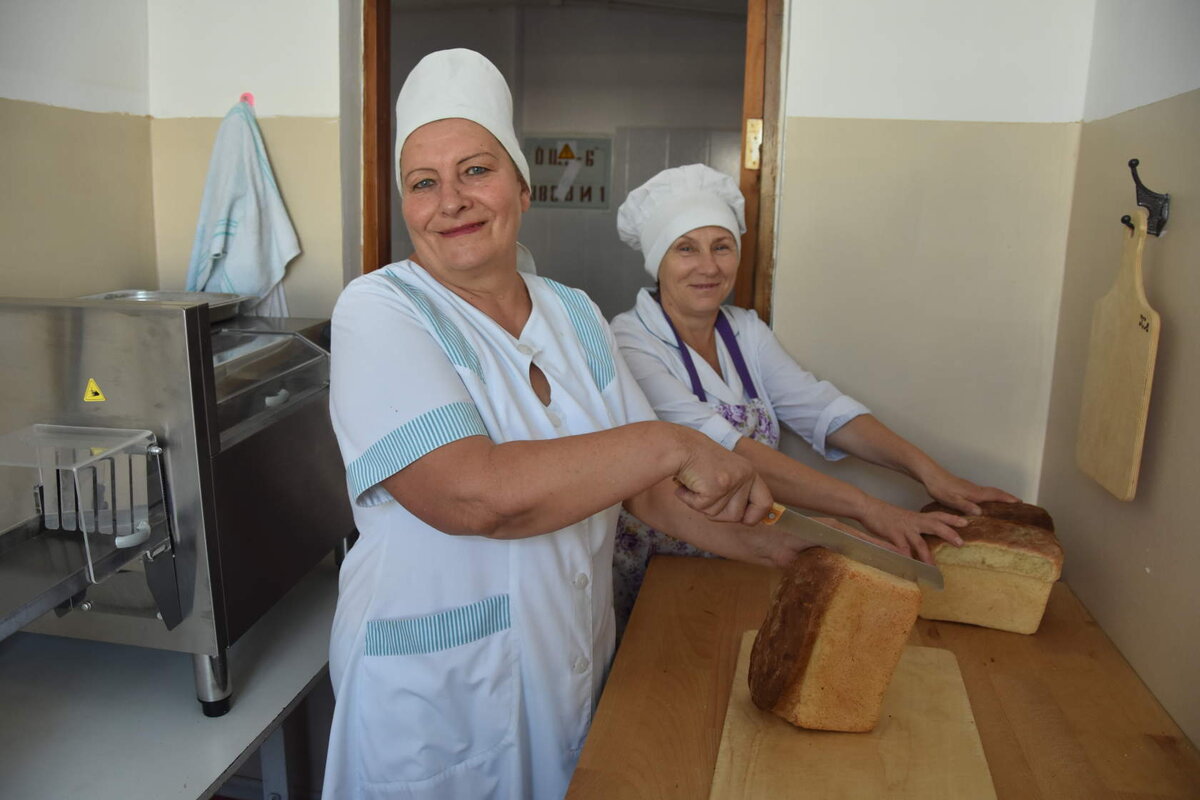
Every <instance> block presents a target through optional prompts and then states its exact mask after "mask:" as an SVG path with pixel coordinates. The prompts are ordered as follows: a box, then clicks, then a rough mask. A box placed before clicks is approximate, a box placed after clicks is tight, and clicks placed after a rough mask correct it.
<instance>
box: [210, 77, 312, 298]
mask: <svg viewBox="0 0 1200 800" xmlns="http://www.w3.org/2000/svg"><path fill="white" fill-rule="evenodd" d="M253 102H254V98H253V95H250V94H249V93H247V94H244V95H242V99H241V100H240V101H239V102H238V103H237V105H235V106H234V107H233V108H232V109H231V110H230V111H229V113H228V114H226V115H225V119H224V120H223V121H222V122H221V127H220V129H218V131H217V138H216V142H215V143H214V144H213V152H212V159H211V160H210V161H209V165H208V178H207V180H206V181H205V184H204V197H203V199H202V200H201V202H200V217H199V219H198V220H197V221H196V238H195V240H194V241H193V243H192V258H191V261H190V263H189V264H188V276H187V289H188V291H206V292H226V293H231V294H242V295H252V296H254V297H259V298H262V299H261V300H260V301H259V302H258V303H255V304H254V305H252V306H251V307H250V308H249V310H248V312H247V313H250V314H255V315H258V316H272V317H274V316H287V313H288V308H287V299H286V297H285V296H284V293H283V284H282V280H283V275H284V270H285V269H286V267H287V265H288V262H290V261H291V260H292V259H293V258H295V257H296V256H297V255H298V254H299V253H300V245H299V242H298V241H297V239H296V229H295V228H294V227H293V226H292V221H291V219H290V218H289V217H288V213H287V208H286V207H285V206H284V204H283V197H282V196H281V195H280V194H279V187H278V185H276V183H275V176H274V174H273V173H272V172H271V164H270V162H269V161H268V160H267V151H266V147H265V146H264V145H263V140H262V133H261V132H260V131H259V128H258V121H257V119H256V118H255V115H254V107H253Z"/></svg>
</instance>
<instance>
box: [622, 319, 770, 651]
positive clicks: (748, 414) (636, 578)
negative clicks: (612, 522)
mask: <svg viewBox="0 0 1200 800" xmlns="http://www.w3.org/2000/svg"><path fill="white" fill-rule="evenodd" d="M663 316H664V317H666V318H667V325H668V326H670V328H671V332H672V333H674V334H675V341H676V342H677V343H678V345H679V354H680V357H681V358H682V359H683V366H684V368H685V369H687V373H688V379H689V380H690V381H691V384H692V392H693V393H694V394H695V395H696V397H697V399H699V400H700V402H701V403H708V402H709V400H708V394H707V393H706V392H705V391H704V387H703V386H702V385H701V383H700V375H699V373H697V372H696V364H695V362H694V361H693V360H692V354H691V352H689V350H688V348H687V345H685V344H684V343H683V339H682V338H681V337H680V336H679V331H677V330H675V326H674V325H673V324H672V323H671V318H670V317H667V314H666V311H663ZM716 329H717V333H719V334H720V335H721V339H722V340H723V341H724V342H725V349H726V350H728V351H729V357H730V358H731V359H732V360H733V365H734V368H735V369H736V370H737V373H738V377H740V378H741V380H742V387H743V390H744V392H745V395H746V402H744V403H739V404H733V403H725V402H722V401H717V402H716V403H715V404H714V405H713V408H715V409H716V411H717V413H718V414H720V415H721V416H722V417H723V418H724V419H725V420H726V421H727V422H729V424H730V425H732V426H733V427H734V429H735V430H737V432H738V433H740V434H741V435H742V436H745V437H747V438H749V439H754V440H755V441H758V442H762V443H763V444H765V445H767V446H768V447H771V448H776V447H778V446H779V425H778V423H776V422H775V420H774V418H773V417H772V416H771V414H770V412H769V410H768V408H767V405H766V402H765V401H764V400H763V399H762V398H760V397H759V396H758V391H757V389H755V387H754V381H752V380H751V379H750V370H748V369H747V368H746V360H745V358H743V357H742V349H741V348H740V347H738V343H737V337H736V336H734V334H733V329H732V328H731V327H730V325H729V320H728V319H727V318H726V316H725V313H724V312H723V311H721V312H718V313H717V323H716ZM655 555H671V556H701V557H703V558H716V557H717V556H716V555H715V554H713V553H709V552H707V551H705V550H701V549H700V548H698V547H696V546H695V545H691V544H688V543H687V542H682V541H680V540H678V539H675V538H673V537H671V536H668V535H667V534H665V533H663V532H662V531H658V530H655V529H654V528H651V527H650V526H648V525H646V524H645V523H643V522H642V521H641V520H639V519H638V518H637V517H635V516H633V515H632V514H629V513H628V512H626V511H624V510H622V511H621V516H620V518H619V520H618V521H617V538H616V543H615V546H614V550H613V605H614V608H615V610H616V615H617V638H618V641H619V640H620V637H621V635H622V634H623V633H624V632H625V624H626V623H627V622H628V621H629V614H630V612H631V611H632V610H633V601H634V600H636V599H637V595H638V591H639V590H640V589H641V588H642V579H643V578H644V577H645V575H646V567H647V566H649V564H650V558H651V556H655Z"/></svg>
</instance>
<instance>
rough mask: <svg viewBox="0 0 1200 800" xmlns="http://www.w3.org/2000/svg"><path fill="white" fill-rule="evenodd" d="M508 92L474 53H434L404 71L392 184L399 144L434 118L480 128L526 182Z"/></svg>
mask: <svg viewBox="0 0 1200 800" xmlns="http://www.w3.org/2000/svg"><path fill="white" fill-rule="evenodd" d="M512 107H513V106H512V94H511V93H510V92H509V90H508V84H507V83H506V82H505V81H504V76H503V75H501V74H500V70H498V69H496V65H495V64H493V63H492V62H491V61H488V60H487V59H486V58H484V57H483V56H482V55H480V54H479V53H476V52H475V51H474V50H466V49H463V48H458V49H454V50H438V51H437V52H434V53H430V54H429V55H427V56H425V57H424V58H422V59H421V60H420V61H419V62H417V65H416V66H415V67H413V69H412V72H410V73H408V78H407V79H405V81H404V86H403V87H401V89H400V96H399V97H398V98H396V151H395V160H396V185H397V186H399V187H400V193H401V194H403V193H404V184H403V182H402V181H401V179H400V153H401V152H403V150H404V142H405V141H406V140H407V139H408V137H409V136H411V135H412V132H413V131H415V130H416V129H417V128H419V127H421V126H422V125H425V124H428V123H430V122H436V121H437V120H439V119H468V120H470V121H471V122H474V123H476V124H478V125H482V126H483V127H484V128H486V129H487V130H488V132H489V133H491V134H492V136H495V137H496V139H497V140H498V141H499V142H500V144H501V145H503V146H504V149H505V150H507V151H508V154H509V155H510V156H512V160H513V163H515V164H516V165H517V171H518V172H520V173H521V177H522V178H524V179H525V183H526V185H528V184H529V163H528V162H527V161H526V160H525V154H524V153H522V152H521V145H520V144H519V143H518V142H517V135H516V133H515V132H514V131H513V113H512Z"/></svg>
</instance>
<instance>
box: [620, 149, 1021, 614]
mask: <svg viewBox="0 0 1200 800" xmlns="http://www.w3.org/2000/svg"><path fill="white" fill-rule="evenodd" d="M743 208H744V201H743V199H742V194H741V191H740V190H739V189H738V186H737V184H736V183H734V181H733V179H732V178H730V177H729V176H727V175H725V174H723V173H720V172H717V171H716V170H714V169H712V168H710V167H707V166H705V165H703V164H692V165H689V166H685V167H675V168H672V169H667V170H664V171H662V172H660V173H659V174H658V175H656V176H655V177H653V178H651V179H650V180H649V181H647V182H646V183H645V184H643V185H642V186H640V187H638V188H637V189H635V190H633V191H632V192H630V193H629V196H628V198H627V199H626V200H625V202H624V203H623V204H622V205H621V208H620V210H619V211H618V214H617V227H618V230H619V232H620V235H621V238H622V240H623V241H625V242H626V243H627V244H629V245H630V246H631V247H633V248H634V249H635V250H640V251H642V253H643V254H644V257H645V258H644V261H645V268H646V271H647V272H648V273H649V274H650V277H651V278H654V279H655V280H656V282H657V288H656V289H642V290H641V291H640V292H639V293H638V297H637V302H636V304H635V306H634V307H633V308H632V309H630V310H629V311H626V312H625V313H623V314H619V315H618V316H617V317H615V318H614V319H613V322H612V329H613V333H614V334H615V335H616V337H617V342H618V344H619V345H620V348H621V353H622V354H623V355H624V356H625V360H626V362H627V363H628V364H629V368H630V370H631V371H632V372H633V375H634V377H635V378H636V379H637V381H638V383H639V384H640V385H641V387H642V391H644V392H645V393H646V397H647V398H648V399H649V400H650V402H651V404H652V405H653V406H654V410H655V412H657V414H658V416H659V418H660V419H663V420H668V421H670V422H677V423H679V424H681V425H687V426H689V427H692V428H695V429H696V430H698V431H700V432H702V433H704V434H706V435H708V436H709V437H711V438H712V439H713V440H714V441H715V442H717V443H718V444H720V445H721V446H723V447H725V448H727V449H729V450H732V451H733V452H735V453H738V454H740V455H743V456H745V457H746V458H747V459H749V460H750V462H751V463H753V464H754V466H755V467H756V468H757V469H758V471H759V474H760V475H762V476H763V478H764V479H765V480H766V481H767V484H768V485H769V486H770V488H771V491H772V493H773V494H774V495H775V497H776V498H778V499H779V501H780V502H783V503H786V504H788V505H793V506H799V507H802V508H806V509H811V510H814V511H818V512H821V513H825V514H832V515H835V516H837V517H847V518H851V519H854V520H857V521H858V522H859V523H861V524H862V526H863V527H864V528H866V530H867V531H869V532H870V533H871V534H874V535H875V536H877V537H880V539H881V540H882V543H885V544H889V545H890V546H891V547H892V548H893V549H895V550H898V551H899V552H902V553H904V554H905V555H912V556H914V557H917V558H921V559H923V560H925V561H929V560H930V556H929V549H928V546H927V545H926V543H925V541H924V539H923V538H922V536H921V535H922V534H934V535H936V536H940V537H941V538H943V539H946V540H948V541H951V542H953V543H955V544H961V540H960V537H959V536H958V534H957V533H955V531H954V527H960V526H961V525H963V524H965V522H964V520H962V519H961V518H959V517H956V516H953V515H950V514H943V513H930V514H919V513H916V512H913V511H908V510H906V509H902V508H898V507H896V506H894V505H891V504H890V503H886V502H884V501H882V500H879V499H877V498H874V497H871V496H870V495H868V494H866V493H865V492H863V491H861V490H859V489H857V488H856V487H854V486H851V485H850V484H848V483H845V482H843V481H840V480H837V479H835V478H832V477H829V476H827V475H824V474H822V473H820V472H818V471H816V470H813V469H811V468H808V467H806V466H804V465H803V464H801V463H799V462H798V461H796V460H795V459H792V458H789V457H788V456H786V455H784V454H782V453H780V452H779V451H778V449H777V448H778V445H779V423H780V422H782V423H783V424H785V425H787V426H788V427H789V428H791V429H792V430H793V431H795V432H796V433H798V434H799V435H800V436H802V437H803V438H804V439H805V440H806V441H807V442H808V443H809V444H810V445H811V446H812V448H813V449H814V450H815V451H816V452H817V453H819V454H821V455H822V456H824V457H825V458H826V459H829V460H831V461H834V460H838V459H840V458H843V457H845V455H846V454H847V453H849V454H852V455H855V456H857V457H859V458H861V459H863V460H866V461H870V462H872V463H874V464H879V465H881V466H885V467H888V468H890V469H893V470H896V471H897V472H900V473H902V474H904V475H907V476H909V477H911V478H913V479H915V480H917V481H920V482H921V483H922V484H923V485H924V487H925V489H926V491H928V492H929V494H930V496H931V497H933V498H934V499H935V500H938V501H939V502H941V503H943V504H944V505H946V506H949V507H951V508H956V509H959V510H962V511H964V512H966V513H968V514H978V513H979V507H978V506H977V505H976V503H978V502H981V501H984V500H1007V501H1015V500H1016V499H1017V498H1015V497H1013V496H1012V495H1010V494H1008V493H1007V492H1003V491H1001V490H999V489H994V488H987V487H981V486H977V485H976V484H974V483H972V482H970V481H968V480H964V479H962V478H960V477H958V476H956V475H954V474H952V473H950V472H949V471H947V470H946V469H944V468H943V467H942V466H940V465H939V464H938V463H937V462H936V461H934V460H933V459H932V458H930V457H929V456H928V455H927V454H925V453H924V452H922V451H921V450H920V449H919V448H917V447H916V446H915V445H913V444H911V443H910V442H908V441H906V440H904V439H903V438H901V437H900V436H898V435H897V434H895V433H893V432H892V431H891V430H889V429H888V428H887V427H885V426H884V425H883V424H882V423H880V422H879V421H878V420H877V419H876V418H875V417H874V416H872V415H871V414H870V412H869V411H868V410H867V408H866V407H865V406H864V405H862V404H861V403H859V402H858V401H856V400H854V399H852V398H850V397H848V396H846V395H844V394H842V393H841V392H839V391H838V390H837V389H836V388H835V387H834V386H833V385H832V384H830V383H829V382H827V381H822V380H818V379H817V378H816V377H814V376H813V375H812V374H810V373H808V372H806V371H805V370H804V369H803V368H802V367H800V365H798V364H797V363H796V362H795V361H794V360H793V359H792V358H791V357H790V356H788V354H787V353H786V352H785V351H784V350H783V348H782V347H781V346H780V345H779V342H778V341H777V340H776V339H775V336H774V334H773V333H772V332H771V329H770V328H768V327H767V326H766V325H765V324H763V322H762V321H761V320H760V319H759V318H758V316H757V315H756V314H755V313H754V312H753V311H750V310H747V309H743V308H736V307H734V306H728V305H722V301H723V300H724V299H725V298H726V297H727V296H728V295H729V293H730V291H732V289H733V284H734V280H735V278H736V277H737V269H738V262H739V260H740V242H741V234H742V233H744V232H745V230H746V225H745V221H744V211H743ZM656 553H667V554H673V555H706V553H704V552H703V551H702V550H701V549H699V548H696V547H695V546H694V545H692V544H689V543H687V542H681V541H679V540H677V539H675V538H673V537H670V536H667V535H664V534H663V533H662V532H660V531H657V530H655V529H654V528H653V527H651V526H649V525H646V524H645V523H644V522H643V521H641V520H638V519H637V518H636V517H635V516H634V515H631V514H628V513H623V514H622V515H621V519H620V525H619V529H618V534H617V541H616V554H615V559H616V560H615V564H614V579H615V584H616V586H615V592H616V603H617V618H618V622H619V624H620V625H621V626H622V627H623V625H624V620H625V618H627V616H628V614H629V610H630V609H631V607H632V605H633V601H634V598H635V597H636V595H637V592H638V588H639V587H640V585H641V581H642V576H643V574H644V573H645V570H646V564H647V563H648V562H649V560H650V557H651V556H652V555H654V554H656Z"/></svg>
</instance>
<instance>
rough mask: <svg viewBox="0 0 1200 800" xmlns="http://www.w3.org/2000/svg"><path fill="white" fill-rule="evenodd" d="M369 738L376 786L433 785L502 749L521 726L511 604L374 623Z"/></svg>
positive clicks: (367, 698)
mask: <svg viewBox="0 0 1200 800" xmlns="http://www.w3.org/2000/svg"><path fill="white" fill-rule="evenodd" d="M364 655H365V657H364V658H363V676H362V677H363V678H364V680H363V682H362V683H361V684H360V689H359V696H358V715H359V720H360V728H361V730H360V732H359V736H358V741H357V742H355V743H353V745H352V746H354V747H356V748H357V749H359V752H360V753H361V756H362V768H363V777H364V778H365V779H366V781H367V782H368V783H396V782H409V781H424V780H428V779H430V778H434V777H436V776H437V775H439V774H441V773H443V772H445V771H446V770H449V769H451V768H453V767H455V766H457V765H459V764H462V763H464V762H466V761H468V760H471V759H475V758H482V757H483V756H485V755H486V754H487V753H489V752H490V751H492V750H495V749H498V748H500V747H501V746H502V745H504V744H505V743H506V741H507V740H508V739H509V738H510V736H511V734H512V732H513V728H514V725H515V723H516V699H517V696H516V686H515V683H516V677H515V665H516V646H515V643H514V641H513V632H512V630H511V628H510V624H509V603H508V595H506V594H503V595H496V596H494V597H488V598H485V599H483V600H480V601H478V602H476V603H471V604H470V605H466V606H460V607H458V608H453V609H450V610H448V611H442V612H438V613H436V614H427V615H425V616H421V617H408V618H402V619H379V620H369V621H368V622H367V629H366V641H365V653H364Z"/></svg>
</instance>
